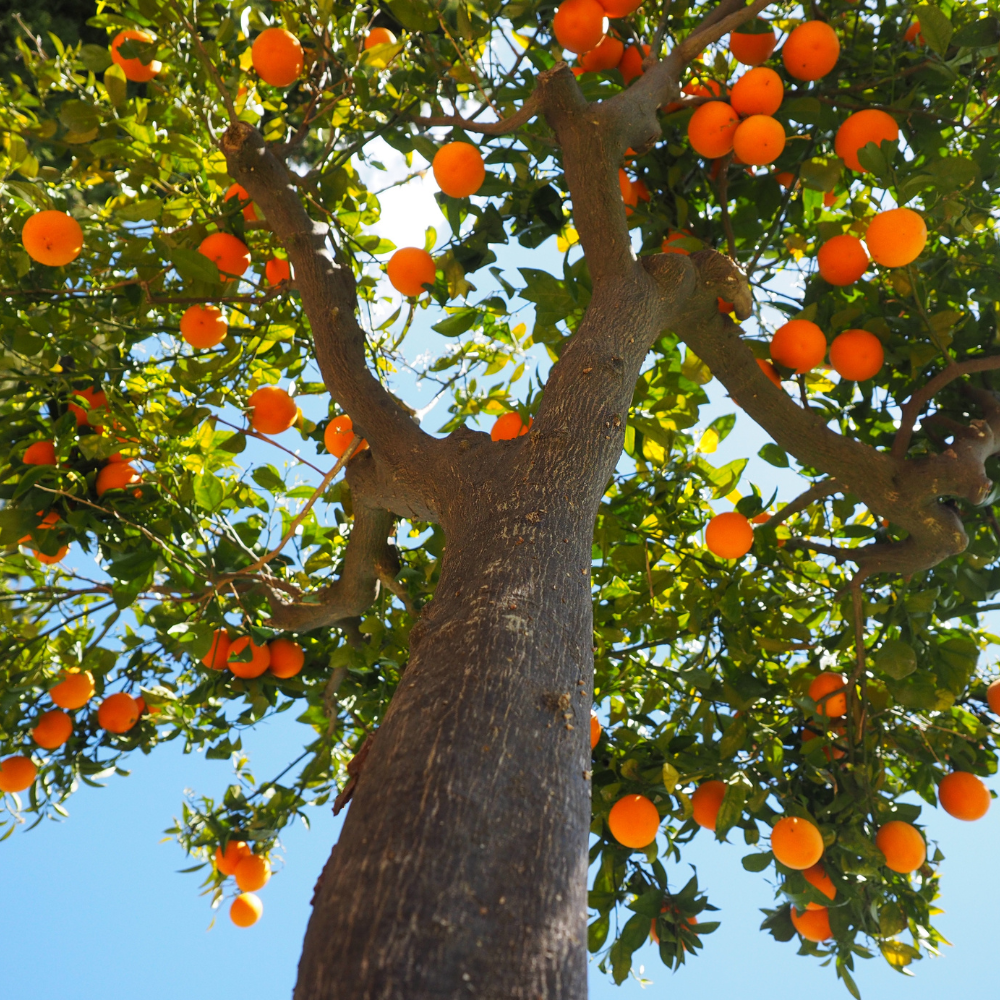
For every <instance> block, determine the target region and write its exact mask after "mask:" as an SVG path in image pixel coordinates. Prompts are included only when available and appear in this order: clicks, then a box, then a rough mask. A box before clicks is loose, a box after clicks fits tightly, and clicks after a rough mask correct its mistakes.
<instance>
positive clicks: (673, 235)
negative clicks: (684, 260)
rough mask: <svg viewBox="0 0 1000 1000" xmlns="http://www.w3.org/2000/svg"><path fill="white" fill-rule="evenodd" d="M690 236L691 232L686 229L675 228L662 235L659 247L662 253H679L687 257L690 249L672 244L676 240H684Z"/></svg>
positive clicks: (689, 254)
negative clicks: (661, 243)
mask: <svg viewBox="0 0 1000 1000" xmlns="http://www.w3.org/2000/svg"><path fill="white" fill-rule="evenodd" d="M690 236H691V234H690V233H689V232H688V231H687V230H686V229H675V230H673V231H671V232H669V233H667V235H666V236H664V237H663V245H662V247H661V248H660V249H661V251H662V252H663V253H680V254H683V255H684V256H685V257H689V256H691V251H690V250H685V249H684V248H683V247H677V246H674V244H675V243H677V242H678V240H686V239H688V238H689V237H690Z"/></svg>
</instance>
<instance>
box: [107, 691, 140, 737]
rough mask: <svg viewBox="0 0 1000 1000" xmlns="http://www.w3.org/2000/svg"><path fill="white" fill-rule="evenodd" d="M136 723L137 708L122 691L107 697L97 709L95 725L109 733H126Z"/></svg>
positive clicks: (133, 700)
mask: <svg viewBox="0 0 1000 1000" xmlns="http://www.w3.org/2000/svg"><path fill="white" fill-rule="evenodd" d="M138 721H139V706H138V704H137V703H136V700H135V698H133V697H132V695H130V694H126V693H125V692H124V691H119V692H118V693H117V694H111V695H108V697H107V698H105V699H104V701H102V702H101V704H100V707H99V708H98V709H97V724H98V725H99V726H100V727H101V728H102V729H106V730H107V731H108V732H109V733H118V734H119V735H120V734H121V733H127V732H128V731H129V730H130V729H131V728H132V727H133V726H134V725H135V724H136V723H137V722H138Z"/></svg>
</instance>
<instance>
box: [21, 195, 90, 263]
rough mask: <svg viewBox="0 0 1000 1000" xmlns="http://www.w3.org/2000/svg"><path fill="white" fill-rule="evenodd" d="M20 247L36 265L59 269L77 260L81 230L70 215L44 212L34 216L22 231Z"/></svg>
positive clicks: (81, 240) (81, 246)
mask: <svg viewBox="0 0 1000 1000" xmlns="http://www.w3.org/2000/svg"><path fill="white" fill-rule="evenodd" d="M21 244H22V246H23V247H24V250H25V253H27V255H28V256H29V257H30V258H31V259H32V260H35V261H38V263H39V264H45V265H46V266H47V267H62V266H63V265H64V264H68V263H70V261H73V260H76V258H77V257H79V256H80V251H81V250H82V249H83V230H82V229H81V228H80V223H79V222H77V221H76V219H74V218H73V216H72V215H67V214H66V213H65V212H57V211H56V210H55V209H47V210H46V211H44V212H35V214H34V215H32V216H30V217H29V218H28V221H27V222H25V224H24V225H23V226H22V227H21Z"/></svg>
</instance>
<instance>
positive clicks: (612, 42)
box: [580, 8, 625, 73]
mask: <svg viewBox="0 0 1000 1000" xmlns="http://www.w3.org/2000/svg"><path fill="white" fill-rule="evenodd" d="M605 9H606V8H605ZM624 54H625V46H624V45H623V44H622V43H621V42H620V41H619V40H618V39H617V38H612V37H611V35H605V36H604V38H602V39H601V40H600V42H598V43H597V45H596V46H595V47H594V48H592V49H591V50H590V51H589V52H584V53H583V55H582V56H580V65H581V66H582V67H583V71H584V72H585V73H600V72H602V71H603V70H606V69H614V68H615V67H616V66H617V65H618V64H619V63H620V62H621V61H622V56H623V55H624Z"/></svg>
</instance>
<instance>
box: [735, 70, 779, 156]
mask: <svg viewBox="0 0 1000 1000" xmlns="http://www.w3.org/2000/svg"><path fill="white" fill-rule="evenodd" d="M784 96H785V85H784V84H783V83H782V82H781V77H780V76H778V74H777V73H775V72H774V70H773V69H768V68H767V67H766V66H758V67H757V68H756V69H752V70H750V71H749V72H747V73H744V74H743V76H741V77H740V78H739V79H738V80H737V81H736V83H734V84H733V87H732V90H730V91H729V103H730V104H731V105H732V107H733V110H734V111H735V112H736V113H737V114H740V115H773V114H774V113H775V111H777V110H778V108H780V107H781V101H782V99H783V98H784ZM782 134H784V130H782ZM740 159H743V157H742V156H741V157H740ZM747 162H749V161H747Z"/></svg>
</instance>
